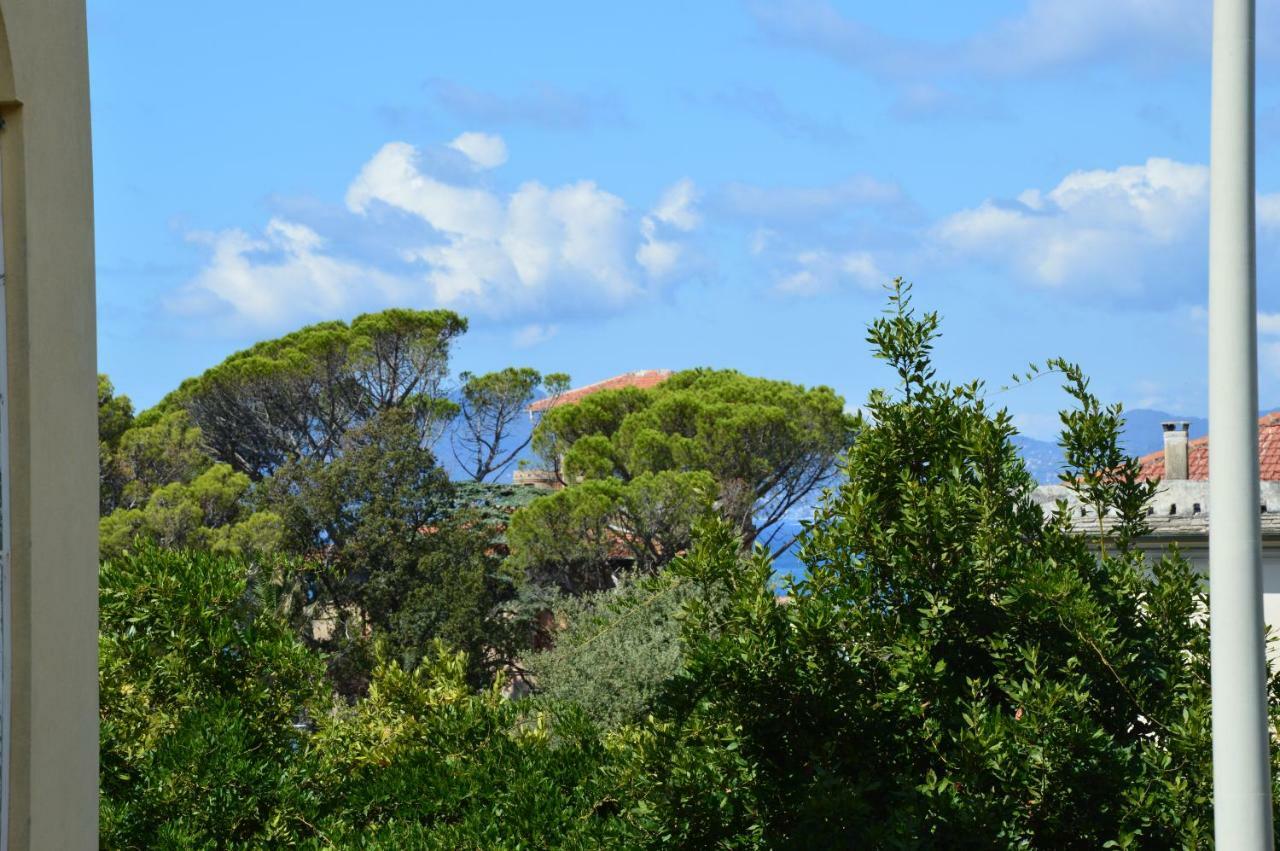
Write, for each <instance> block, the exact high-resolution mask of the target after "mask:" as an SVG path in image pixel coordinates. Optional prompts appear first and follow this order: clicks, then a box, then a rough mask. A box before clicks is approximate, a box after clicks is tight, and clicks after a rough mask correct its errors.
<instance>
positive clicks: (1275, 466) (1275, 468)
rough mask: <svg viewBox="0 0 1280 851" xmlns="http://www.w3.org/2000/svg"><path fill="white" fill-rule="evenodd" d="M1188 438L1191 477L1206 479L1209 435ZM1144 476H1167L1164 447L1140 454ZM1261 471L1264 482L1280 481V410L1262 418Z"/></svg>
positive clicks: (1260, 428) (1150, 477)
mask: <svg viewBox="0 0 1280 851" xmlns="http://www.w3.org/2000/svg"><path fill="white" fill-rule="evenodd" d="M1210 436H1211V435H1208V434H1206V435H1204V436H1203V437H1197V438H1196V439H1195V440H1189V441H1187V468H1188V470H1187V478H1188V479H1189V480H1191V481H1206V480H1207V479H1208V478H1209V438H1210ZM1137 460H1138V464H1139V466H1140V467H1141V468H1142V472H1141V473H1140V474H1139V475H1140V477H1141V478H1143V479H1159V478H1163V477H1164V450H1163V449H1157V450H1156V451H1155V452H1148V453H1147V454H1145V455H1140V456H1139V457H1138V459H1137ZM1258 473H1259V476H1260V478H1261V479H1262V480H1263V481H1280V411H1273V412H1271V413H1269V414H1263V415H1262V416H1260V417H1258Z"/></svg>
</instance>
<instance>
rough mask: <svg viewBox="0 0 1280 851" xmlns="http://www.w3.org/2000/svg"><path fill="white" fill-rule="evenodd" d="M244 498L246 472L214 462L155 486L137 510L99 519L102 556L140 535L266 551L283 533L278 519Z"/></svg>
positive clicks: (227, 549) (171, 543)
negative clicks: (255, 508) (192, 475)
mask: <svg viewBox="0 0 1280 851" xmlns="http://www.w3.org/2000/svg"><path fill="white" fill-rule="evenodd" d="M248 497H249V477H248V476H246V475H244V474H243V473H237V472H235V471H234V470H232V469H231V468H230V467H229V466H227V465H226V464H214V465H213V466H211V467H209V468H207V469H206V470H205V471H204V472H202V473H200V474H199V475H198V476H196V477H195V478H194V479H192V480H191V481H190V482H182V481H174V482H170V483H169V484H167V485H164V486H162V487H159V488H157V489H155V490H154V491H152V492H151V494H150V496H149V497H148V498H147V501H146V504H145V505H144V506H142V507H141V508H119V509H117V510H115V511H113V512H112V513H111V514H108V515H107V516H106V517H104V518H102V520H101V521H100V523H99V528H98V534H99V548H100V550H101V553H102V556H103V557H104V558H111V557H113V556H116V555H119V554H120V553H123V552H125V551H126V550H128V549H129V548H130V547H131V546H132V545H133V544H134V542H135V541H137V540H139V539H142V540H146V541H151V542H154V543H156V544H158V545H159V546H162V547H172V548H178V549H187V548H191V549H203V550H209V551H211V552H223V553H230V554H234V555H251V554H254V553H270V552H272V551H274V550H275V549H276V547H277V546H278V545H279V542H280V539H281V535H282V533H283V529H282V528H281V522H280V518H279V517H277V516H276V515H275V514H273V513H271V512H268V511H259V512H254V511H253V510H252V509H251V507H250V504H249V500H248Z"/></svg>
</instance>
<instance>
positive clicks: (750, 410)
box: [534, 369, 852, 550]
mask: <svg viewBox="0 0 1280 851" xmlns="http://www.w3.org/2000/svg"><path fill="white" fill-rule="evenodd" d="M851 424H852V418H851V417H850V416H849V415H848V414H846V413H845V411H844V400H843V399H841V398H840V397H839V396H837V395H836V394H835V393H834V392H833V391H832V390H831V389H830V388H827V387H812V388H805V387H801V386H799V385H797V384H791V383H789V382H785V381H772V380H769V379H764V378H753V377H750V376H746V375H743V374H741V373H739V372H734V371H732V370H708V369H694V370H688V371H685V372H679V373H676V374H675V375H673V376H671V377H670V378H668V379H667V380H666V381H664V382H663V383H662V384H659V385H658V386H656V387H653V388H650V389H647V390H637V389H635V388H626V389H622V390H613V391H605V392H601V393H596V394H593V395H591V396H588V397H587V398H585V399H583V400H581V401H580V402H578V403H576V404H573V405H561V406H559V407H556V408H553V409H552V410H550V411H547V413H546V414H545V415H544V416H543V418H542V420H541V422H540V423H539V424H538V428H537V430H536V431H535V433H534V447H535V449H536V450H537V451H538V452H539V453H540V454H541V455H542V456H543V457H544V458H546V459H547V460H548V462H550V463H553V464H555V465H556V467H557V469H560V470H561V471H562V473H563V476H564V477H565V481H566V483H567V484H570V485H572V484H573V483H575V482H577V481H579V480H592V479H609V478H612V479H617V480H619V481H622V482H629V481H631V480H633V479H635V478H637V477H638V476H640V475H643V474H645V473H661V472H666V471H673V472H686V471H694V470H703V471H706V472H708V473H710V474H711V475H712V477H713V478H714V479H715V482H716V485H717V487H718V489H719V493H718V495H717V508H718V510H719V511H720V513H721V514H722V515H723V516H724V517H725V518H726V519H728V520H730V521H731V522H732V523H733V524H734V525H735V526H737V527H738V528H739V529H740V530H741V531H742V533H743V536H744V538H745V539H746V541H747V542H748V543H752V542H755V541H757V540H759V541H760V542H761V543H764V544H765V545H766V546H771V547H773V548H774V549H775V550H781V549H785V547H786V545H787V544H789V543H790V541H789V540H784V539H782V538H781V537H779V536H778V535H776V534H775V533H776V531H777V529H778V524H779V523H781V521H782V520H783V519H784V518H785V517H786V516H787V514H788V513H789V512H791V511H792V510H794V509H796V508H797V507H798V506H801V505H803V504H804V503H805V501H806V500H808V499H811V498H812V497H814V496H815V495H817V494H818V493H819V492H821V490H822V488H823V487H825V486H826V485H829V484H831V483H832V482H834V481H836V479H837V475H838V472H839V471H838V468H837V460H838V459H839V457H840V453H841V452H843V451H844V450H845V449H846V448H847V447H848V446H849V440H850V434H851V433H850V426H851Z"/></svg>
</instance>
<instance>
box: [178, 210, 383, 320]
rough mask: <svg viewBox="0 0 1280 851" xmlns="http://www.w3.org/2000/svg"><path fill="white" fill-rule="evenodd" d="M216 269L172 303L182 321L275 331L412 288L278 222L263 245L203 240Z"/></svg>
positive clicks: (233, 234) (234, 236)
mask: <svg viewBox="0 0 1280 851" xmlns="http://www.w3.org/2000/svg"><path fill="white" fill-rule="evenodd" d="M189 238H190V239H191V240H192V241H193V242H198V243H201V244H203V245H206V246H208V247H209V249H210V251H211V257H210V260H209V262H208V264H207V265H206V266H205V268H204V269H203V270H201V272H200V273H199V274H198V275H196V277H195V278H194V279H193V280H191V281H190V282H189V283H188V284H187V285H186V286H185V287H184V288H183V289H182V290H180V291H179V292H178V293H177V294H175V295H174V296H173V297H172V298H170V299H169V301H168V307H169V308H170V309H171V310H173V311H175V312H177V313H181V314H200V315H202V316H212V317H224V318H227V319H230V320H233V321H237V322H240V323H243V324H249V325H255V326H265V327H272V326H278V325H280V324H281V323H283V322H285V321H292V320H296V319H298V318H300V317H307V318H331V317H333V316H337V315H341V314H342V313H345V312H348V311H349V310H350V309H351V308H353V307H354V306H357V305H361V304H365V303H369V302H376V301H389V300H394V299H395V298H397V297H400V296H401V295H402V294H403V293H404V289H405V287H404V282H403V281H402V280H400V279H398V278H396V277H395V276H393V275H390V274H387V273H385V272H382V271H379V270H378V269H374V268H370V267H368V266H365V265H362V264H359V263H354V262H350V261H345V260H341V259H338V258H335V257H332V256H329V255H328V254H326V253H325V251H324V248H325V241H324V239H322V238H321V237H320V235H319V234H317V233H316V232H315V231H314V230H312V229H311V228H309V227H307V226H306V225H303V224H299V223H297V222H291V221H288V220H285V219H278V218H277V219H272V220H271V221H270V222H269V223H268V224H267V227H266V229H265V231H264V233H263V235H262V237H260V238H254V237H251V236H250V235H249V234H247V233H246V232H245V231H243V230H239V229H230V230H224V231H219V232H217V233H195V234H191V235H190V237H189Z"/></svg>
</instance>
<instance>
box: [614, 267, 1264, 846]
mask: <svg viewBox="0 0 1280 851" xmlns="http://www.w3.org/2000/svg"><path fill="white" fill-rule="evenodd" d="M907 295H908V293H907V290H906V288H905V287H902V286H901V285H900V287H899V289H897V290H896V291H895V293H894V295H893V300H892V304H891V309H890V311H889V313H888V315H887V316H885V317H884V318H882V319H878V320H876V321H875V322H874V323H872V325H871V327H870V333H869V335H868V339H869V341H870V343H871V344H872V347H873V351H874V352H875V354H876V356H877V357H879V358H881V359H883V360H885V361H886V362H887V363H888V364H889V365H890V366H891V367H892V368H893V370H894V371H895V372H896V374H897V376H898V382H899V383H898V388H897V392H895V393H889V392H884V391H876V392H874V393H872V394H871V396H870V399H869V401H868V403H867V405H866V408H865V410H866V411H867V412H868V418H867V419H866V420H864V421H862V422H861V423H860V424H859V431H858V438H857V440H856V442H855V443H854V444H853V446H852V448H851V449H850V451H849V457H848V462H847V463H848V479H847V481H846V482H845V484H844V485H843V486H842V488H841V489H840V491H839V493H838V494H837V495H835V496H833V497H832V498H831V499H830V500H828V501H827V502H826V503H825V504H824V505H823V506H822V508H821V509H820V510H819V512H818V514H817V516H816V517H815V518H814V520H813V523H812V525H811V526H810V527H809V530H808V531H807V533H806V535H805V537H804V540H803V544H802V548H801V551H800V558H801V560H802V562H803V563H804V565H805V567H806V570H807V573H806V575H805V577H804V578H803V579H802V580H800V581H797V582H795V583H794V584H792V585H791V586H790V588H789V595H790V602H789V603H788V604H786V605H779V603H778V601H777V600H776V598H775V591H774V587H773V582H774V578H773V576H772V570H771V567H770V564H769V560H768V558H767V557H766V556H765V555H764V554H762V553H759V552H758V553H757V554H756V555H755V556H754V557H752V558H750V559H746V560H744V559H743V558H742V556H741V550H740V547H739V544H738V541H737V540H736V539H735V536H734V534H733V531H732V530H731V529H730V528H729V527H726V526H719V527H712V528H710V529H708V530H706V534H705V535H703V536H702V537H701V539H700V541H699V543H698V545H697V548H696V549H695V551H694V552H693V553H692V555H691V556H690V557H688V558H686V559H683V560H679V561H678V562H677V564H676V565H675V566H674V567H673V571H674V573H675V574H676V575H677V576H684V577H685V578H686V579H687V580H689V581H693V582H697V583H699V584H702V585H705V586H708V587H718V588H722V589H724V592H725V594H726V595H727V600H728V602H727V603H726V604H725V605H723V606H720V607H710V606H706V605H703V604H701V603H699V602H697V601H695V602H694V603H693V604H692V606H691V608H690V611H689V614H688V617H687V621H686V629H685V633H684V635H685V642H686V650H685V653H686V663H685V668H684V671H683V672H682V673H681V674H680V676H679V677H678V678H677V679H675V680H673V681H672V683H671V684H670V685H669V688H668V691H667V693H666V695H665V697H664V699H663V701H661V702H660V703H659V709H658V711H657V712H656V716H657V717H656V719H655V722H654V724H653V725H651V726H649V727H646V728H643V729H640V730H636V731H632V733H631V737H630V739H629V741H630V742H631V746H632V747H631V750H630V751H629V754H630V755H631V757H633V758H634V760H635V761H634V762H633V764H632V767H631V769H630V773H627V774H626V783H627V784H628V785H629V786H630V787H631V788H633V789H635V790H636V792H637V794H638V796H639V798H640V800H641V801H642V802H643V803H638V804H637V805H636V806H635V807H634V808H633V809H632V811H631V812H632V814H633V815H634V817H635V818H636V819H637V820H638V822H639V823H641V824H644V825H646V827H645V830H646V831H647V833H648V835H649V837H650V839H651V842H652V843H653V844H655V845H668V846H672V847H759V848H782V847H812V846H824V847H831V846H832V844H833V843H834V844H836V845H838V846H839V847H858V848H861V847H866V848H908V847H909V848H917V847H941V846H945V847H952V848H987V847H1002V848H1003V847H1029V848H1102V847H1124V848H1153V849H1154V848H1160V849H1163V848H1173V847H1179V848H1207V847H1211V845H1212V792H1211V782H1212V772H1211V766H1210V753H1211V748H1210V711H1209V678H1208V674H1209V642H1208V631H1207V623H1206V619H1205V618H1204V616H1203V615H1204V612H1205V608H1206V606H1207V605H1208V603H1209V600H1207V599H1206V595H1205V589H1204V585H1203V579H1202V578H1201V577H1199V576H1198V575H1197V574H1196V573H1195V572H1194V571H1193V570H1192V568H1191V566H1190V565H1189V564H1188V562H1187V561H1186V560H1185V559H1183V558H1182V557H1181V556H1180V555H1179V554H1178V553H1177V552H1176V551H1174V552H1170V553H1168V554H1166V555H1165V556H1164V557H1162V558H1159V559H1156V560H1154V561H1147V560H1146V559H1145V558H1144V556H1143V554H1142V552H1141V551H1140V550H1139V549H1138V548H1137V547H1136V546H1135V544H1134V542H1135V539H1136V538H1137V537H1139V536H1141V535H1142V534H1143V533H1144V531H1145V516H1146V513H1145V511H1146V509H1145V503H1146V500H1147V498H1149V497H1150V495H1151V491H1152V485H1151V484H1150V483H1147V482H1143V481H1141V480H1139V479H1138V478H1137V474H1138V466H1137V464H1136V463H1135V462H1134V461H1133V460H1132V459H1127V458H1125V457H1124V455H1123V453H1122V452H1121V451H1120V449H1119V438H1118V435H1119V431H1120V426H1121V423H1122V417H1121V413H1120V410H1119V408H1118V407H1104V406H1102V405H1100V404H1099V403H1098V401H1097V400H1096V399H1095V398H1094V397H1093V396H1092V395H1091V394H1090V393H1089V391H1088V387H1087V383H1086V382H1085V380H1084V378H1083V376H1082V375H1081V374H1080V372H1079V370H1078V369H1076V368H1075V367H1074V366H1071V365H1070V364H1065V363H1062V362H1058V363H1057V364H1056V366H1057V367H1058V368H1059V369H1060V370H1061V371H1062V372H1063V373H1064V376H1065V378H1066V389H1067V391H1068V393H1069V394H1070V396H1071V397H1072V400H1073V402H1074V403H1075V404H1074V406H1073V407H1072V409H1070V410H1068V411H1067V412H1066V413H1064V415H1063V426H1064V436H1063V445H1064V447H1065V448H1066V449H1067V453H1066V457H1067V468H1066V469H1065V470H1064V475H1063V480H1064V482H1066V483H1067V484H1068V485H1069V486H1070V487H1072V488H1075V489H1076V490H1077V491H1078V493H1079V495H1080V496H1081V498H1082V499H1084V500H1085V501H1087V502H1090V503H1091V504H1093V505H1094V506H1096V507H1097V508H1098V509H1099V510H1101V511H1103V512H1104V513H1106V514H1107V515H1108V516H1109V517H1110V518H1111V520H1110V522H1109V523H1108V524H1107V525H1106V526H1105V527H1104V528H1103V530H1102V533H1101V535H1102V537H1101V538H1100V537H1099V536H1098V534H1096V533H1091V532H1090V530H1083V534H1082V532H1081V530H1079V529H1077V528H1075V527H1074V525H1073V523H1072V519H1071V516H1070V512H1068V511H1067V509H1066V506H1065V504H1063V505H1062V506H1060V507H1059V509H1058V510H1057V511H1056V512H1055V513H1054V514H1053V515H1052V516H1050V517H1046V516H1045V515H1044V513H1043V512H1042V510H1041V509H1040V508H1039V506H1038V505H1037V504H1036V502H1035V501H1034V500H1033V499H1032V496H1031V494H1032V491H1033V489H1034V487H1035V485H1034V482H1033V481H1032V479H1031V477H1030V476H1029V475H1028V474H1027V472H1026V470H1025V467H1024V465H1023V464H1022V462H1021V460H1020V458H1019V457H1018V454H1017V452H1016V450H1015V448H1014V446H1013V445H1012V443H1011V441H1010V438H1011V436H1012V435H1013V433H1014V428H1013V425H1012V423H1011V418H1010V417H1009V415H1008V414H1007V413H1006V412H1005V411H1003V410H994V409H991V408H989V407H988V406H987V403H986V401H985V400H984V396H983V392H982V386H981V385H980V384H979V383H970V384H963V385H951V384H948V383H945V382H942V381H939V380H938V379H937V378H936V377H935V375H934V367H933V361H932V357H931V349H932V343H933V340H934V338H935V337H936V334H937V326H938V320H937V317H936V316H935V315H933V314H926V315H923V316H919V315H917V314H915V313H914V312H913V311H912V309H911V308H910V306H909V302H908V298H907ZM1277 697H1280V694H1278V693H1277V681H1276V678H1275V677H1274V676H1273V677H1272V680H1271V713H1272V718H1273V723H1274V722H1275V720H1276V719H1277V718H1278V717H1280V713H1277V707H1278V706H1280V701H1278V700H1277ZM1278 767H1280V764H1278ZM836 838H838V839H836Z"/></svg>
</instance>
